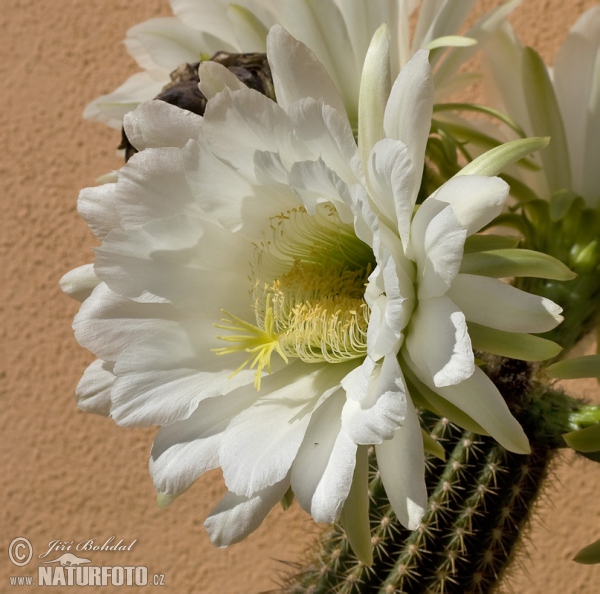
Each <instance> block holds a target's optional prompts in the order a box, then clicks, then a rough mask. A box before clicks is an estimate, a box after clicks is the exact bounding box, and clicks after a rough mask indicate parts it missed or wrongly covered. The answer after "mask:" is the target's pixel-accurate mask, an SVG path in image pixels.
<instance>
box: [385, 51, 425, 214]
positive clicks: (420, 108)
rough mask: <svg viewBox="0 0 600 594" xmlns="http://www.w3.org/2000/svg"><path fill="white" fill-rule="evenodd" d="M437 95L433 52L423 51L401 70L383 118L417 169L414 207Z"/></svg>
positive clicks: (390, 132)
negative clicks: (433, 76)
mask: <svg viewBox="0 0 600 594" xmlns="http://www.w3.org/2000/svg"><path fill="white" fill-rule="evenodd" d="M433 95H434V90H433V79H432V76H431V67H430V66H429V52H428V51H426V50H419V51H418V52H417V53H416V54H415V55H414V56H413V57H412V58H411V59H410V60H409V61H408V62H407V63H406V64H405V65H404V67H403V68H402V70H401V71H400V74H399V75H398V78H397V79H396V82H395V83H394V86H393V87H392V92H391V93H390V98H389V100H388V104H387V107H386V110H385V116H384V120H383V128H384V130H385V135H386V136H387V137H388V138H393V139H396V140H401V141H402V142H403V143H404V144H405V145H406V146H407V147H408V151H409V157H410V161H411V163H412V165H413V167H414V171H415V176H414V179H413V184H412V187H411V188H410V190H411V194H410V196H411V205H413V206H414V204H415V201H416V199H417V194H418V192H419V186H420V185H421V175H422V173H423V165H424V159H425V146H426V144H427V138H428V136H429V129H430V128H431V116H432V115H433Z"/></svg>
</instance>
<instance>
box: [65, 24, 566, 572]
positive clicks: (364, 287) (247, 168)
mask: <svg viewBox="0 0 600 594" xmlns="http://www.w3.org/2000/svg"><path fill="white" fill-rule="evenodd" d="M389 48H390V41H389V36H388V34H387V29H386V28H385V27H381V28H380V29H379V30H378V31H377V33H376V35H375V37H374V39H373V42H372V44H371V47H370V50H369V52H368V55H367V60H366V65H365V68H364V71H363V76H362V85H361V92H360V105H359V115H360V119H359V146H357V145H356V142H355V140H354V137H353V132H352V129H351V125H350V122H349V119H348V116H347V113H346V110H345V106H344V103H343V101H342V98H341V96H340V94H339V92H338V90H337V89H336V85H335V84H334V82H333V81H332V80H331V78H330V77H329V75H328V73H327V70H326V69H325V68H324V67H323V66H322V65H321V64H320V63H319V61H318V60H317V58H316V57H315V55H314V54H313V53H312V52H311V51H310V50H309V49H308V48H307V47H306V46H304V45H303V44H302V43H300V42H298V41H297V40H295V39H294V38H293V37H291V36H290V35H289V34H288V33H287V32H286V31H285V30H284V29H282V28H281V27H279V26H275V27H273V28H272V29H271V31H270V33H269V36H268V39H267V51H268V56H269V60H270V63H271V66H272V71H273V78H274V84H275V89H276V93H277V98H278V103H277V104H276V103H274V102H272V101H271V100H269V99H267V98H266V97H264V96H262V95H260V94H259V93H257V92H255V91H252V90H250V89H248V88H246V87H244V86H243V85H242V84H241V83H239V81H238V80H237V79H236V78H235V77H234V76H233V75H232V74H231V73H230V72H229V71H227V70H226V69H225V68H223V67H222V66H220V65H218V64H214V63H206V64H204V65H203V66H202V67H201V68H204V69H205V70H206V69H208V70H206V71H207V73H208V74H210V76H207V77H205V80H206V81H209V82H207V83H206V84H205V85H204V86H202V83H201V87H202V90H203V91H204V92H205V94H206V95H207V96H208V97H209V102H208V106H207V109H206V114H205V116H204V117H203V118H201V117H199V116H196V115H194V114H191V113H189V112H184V111H181V110H179V109H177V108H175V107H173V106H170V105H168V104H166V103H163V102H160V101H151V102H148V103H144V104H142V105H141V106H140V107H139V108H138V109H136V110H135V111H134V112H133V113H131V114H129V115H128V116H127V117H126V119H125V128H126V131H127V134H128V136H129V138H130V139H131V141H132V143H133V144H134V146H135V147H136V148H137V149H138V150H139V151H140V153H139V154H137V155H135V156H134V157H133V158H132V159H131V160H130V161H129V163H128V164H127V165H125V166H124V167H123V168H122V169H121V170H120V172H119V174H118V181H117V182H116V183H112V184H105V185H103V186H100V187H97V188H91V189H87V190H84V191H83V192H82V194H81V197H80V201H79V210H80V212H81V214H82V215H83V216H84V217H85V219H86V220H87V222H88V224H89V225H90V227H91V228H92V230H93V231H94V232H95V233H96V235H97V236H98V237H99V238H100V239H101V240H102V245H101V246H100V247H99V248H98V249H97V250H96V260H95V264H94V271H95V274H96V275H97V277H98V279H99V280H98V285H97V286H96V287H95V288H94V289H93V292H92V293H91V294H90V295H89V297H88V298H87V299H86V300H85V302H84V303H83V305H82V308H81V310H80V312H79V314H78V315H77V317H76V319H75V323H74V328H75V333H76V336H77V339H78V341H79V342H80V343H81V344H82V345H83V346H85V347H87V348H89V349H90V350H91V351H93V352H94V353H95V354H96V355H97V356H98V361H96V362H95V363H93V364H92V365H91V366H90V367H89V369H88V370H87V371H86V373H85V375H84V377H83V379H82V380H81V382H80V384H79V386H78V391H77V393H78V398H79V403H80V407H81V408H82V409H84V410H88V411H91V412H99V413H102V414H109V415H110V416H111V417H112V418H113V419H114V420H115V421H116V422H117V423H118V424H120V425H126V426H149V425H160V426H161V428H160V430H159V432H158V435H157V437H156V441H155V443H154V446H153V449H152V454H151V460H150V471H151V474H152V477H153V480H154V483H155V485H156V489H157V491H158V493H159V500H160V501H161V502H162V503H165V504H166V503H168V502H169V501H170V500H172V499H173V498H174V497H176V496H178V495H179V494H181V493H182V492H184V491H185V490H186V489H187V488H189V487H190V486H191V484H192V483H193V482H194V481H195V480H196V479H197V478H198V477H200V476H201V475H202V474H203V473H204V472H206V471H207V470H209V469H212V468H216V467H220V468H221V469H222V471H223V476H224V479H225V483H226V485H227V487H228V489H229V492H228V493H227V494H226V496H225V498H224V499H223V501H222V502H221V503H220V504H219V505H218V506H217V508H216V509H215V510H214V511H213V513H212V514H211V515H210V516H209V518H208V520H207V522H206V527H207V529H208V531H209V534H210V536H211V539H212V540H213V542H214V543H215V544H216V545H219V546H225V545H228V544H231V543H234V542H237V541H239V540H240V539H242V538H244V537H245V536H246V535H248V534H249V533H250V532H252V531H253V530H255V529H256V528H257V527H258V525H259V524H260V523H261V522H262V520H263V518H264V517H265V515H266V514H267V513H268V511H269V510H270V509H271V507H272V506H273V505H275V504H276V503H277V502H278V501H279V500H280V499H282V497H283V496H284V495H285V494H286V492H287V491H288V490H289V489H290V487H291V489H292V490H293V492H294V494H295V496H296V498H297V500H298V501H299V503H300V505H301V506H302V507H303V508H304V509H305V510H306V511H307V512H309V513H310V514H311V515H312V516H313V517H314V518H315V519H316V520H317V521H320V522H333V521H334V520H336V519H337V518H339V516H340V513H341V512H342V510H343V508H344V506H345V505H348V504H349V501H348V497H351V498H353V499H356V498H359V499H360V498H367V496H368V495H367V477H366V474H365V471H364V469H365V456H366V449H367V448H366V446H369V445H374V446H375V452H376V455H377V461H378V465H379V469H380V473H381V477H382V481H383V484H384V486H385V488H386V491H387V494H388V496H389V498H390V501H391V504H392V506H393V509H394V511H395V512H396V514H397V516H398V518H399V520H400V521H401V522H402V524H403V525H404V526H407V527H408V528H411V529H414V528H416V527H417V526H418V525H419V522H420V520H421V517H422V515H423V513H424V509H425V506H426V502H427V493H426V489H425V482H424V451H423V438H422V434H421V430H420V426H419V421H418V418H417V415H416V412H415V408H414V405H413V402H412V399H411V395H410V391H409V388H408V386H407V380H409V381H408V383H411V385H412V384H414V383H415V382H416V383H419V385H422V386H423V389H424V390H428V391H429V392H430V393H431V394H433V395H434V397H436V398H438V400H439V401H440V402H446V403H449V404H448V407H454V408H455V409H456V410H461V411H463V412H464V414H465V416H466V417H467V418H470V419H472V420H473V422H474V424H476V425H477V426H479V427H481V428H482V431H486V432H487V433H489V434H490V435H492V436H493V437H495V438H496V439H497V440H498V441H499V442H500V443H501V444H503V445H504V446H505V447H507V448H508V449H510V450H511V451H514V452H520V453H527V452H528V451H529V445H528V440H527V437H526V436H525V434H524V432H523V430H522V428H521V426H520V425H519V423H518V422H517V421H516V420H515V418H514V417H513V416H512V414H511V413H510V411H509V409H508V407H507V405H506V403H505V401H504V400H503V398H502V396H501V395H500V393H499V392H498V390H497V389H496V387H495V386H494V384H493V383H492V382H491V381H490V380H489V379H488V378H487V376H486V375H485V374H484V373H483V372H482V371H481V370H480V369H479V368H478V367H477V366H476V364H475V361H474V356H473V348H472V344H471V339H470V335H469V329H468V326H467V324H468V323H474V324H477V325H479V326H478V327H483V328H484V329H485V328H486V327H487V328H491V329H501V330H504V331H509V332H515V333H527V332H544V331H547V330H549V329H551V328H553V327H554V326H556V324H557V323H558V322H559V321H560V319H561V317H560V315H559V313H560V308H558V307H557V306H556V305H554V304H553V303H551V302H549V301H548V300H545V299H542V298H540V297H537V296H533V295H529V294H527V293H524V292H522V291H519V290H518V289H515V288H513V287H510V286H508V285H506V284H504V283H503V282H501V281H500V280H497V279H493V278H486V277H483V276H478V275H477V274H465V273H464V272H461V270H460V267H461V263H462V260H463V248H464V245H465V241H466V240H467V238H468V237H469V236H470V235H472V234H473V233H475V232H476V231H478V230H479V229H480V228H481V227H483V226H484V225H486V224H487V223H488V222H489V221H491V220H492V219H493V218H494V217H495V216H496V215H497V214H499V213H500V211H501V210H502V207H503V205H504V202H505V199H506V197H507V193H508V186H507V185H506V184H505V183H504V182H503V181H502V180H500V179H499V178H495V177H484V176H469V175H464V176H462V177H456V178H453V179H452V180H450V181H449V182H447V183H446V184H444V186H442V187H441V188H440V189H439V190H438V191H437V192H436V194H435V195H434V196H432V197H430V198H429V199H427V200H426V201H425V202H424V203H423V204H422V205H421V206H420V207H419V208H418V210H417V212H416V214H415V215H414V216H413V212H414V209H415V202H416V197H417V193H418V190H419V186H420V181H421V176H422V171H423V161H424V150H425V144H426V141H427V136H428V133H429V128H430V120H431V115H432V106H433V99H434V91H433V81H432V73H431V67H430V65H429V63H428V53H427V52H426V51H424V50H421V51H418V52H417V53H416V54H415V55H414V56H413V57H412V58H411V59H410V60H409V61H408V63H407V64H406V65H405V66H404V68H403V69H402V70H401V72H400V74H399V76H398V77H397V79H396V81H395V83H394V84H393V86H392V85H391V77H390V69H389ZM299 67H301V68H302V71H304V70H305V69H310V72H311V76H310V77H305V76H298V75H297V73H298V68H299ZM89 276H90V275H89V270H88V269H85V270H82V272H81V273H70V274H69V275H68V276H67V280H66V281H65V287H66V288H67V289H68V290H69V291H71V292H72V293H79V294H81V293H82V292H83V291H84V290H85V289H87V288H89V286H90V281H89ZM78 279H79V280H78ZM80 285H81V286H80ZM492 331H493V330H492ZM515 336H517V335H515ZM403 369H404V370H406V374H407V379H406V380H405V373H404V372H403ZM408 374H409V375H410V379H409V378H408ZM351 486H353V488H352V490H351ZM349 494H350V495H349ZM358 507H360V506H358ZM363 508H364V506H363ZM365 521H366V533H367V535H368V519H365V518H352V519H351V520H349V524H350V525H349V526H348V525H347V529H348V531H349V533H350V534H351V542H352V538H353V537H352V535H353V534H354V535H355V534H357V533H360V532H361V530H362V531H363V532H362V534H364V531H365ZM358 540H359V539H358ZM358 540H357V539H356V538H355V540H354V543H356V542H358ZM367 542H368V537H367ZM354 543H353V546H355V547H357V545H356V544H354ZM358 548H360V547H359V546H358ZM367 548H368V547H367ZM369 554H370V553H369V552H368V551H367V552H364V551H363V552H359V556H361V558H362V559H363V560H364V561H365V562H366V563H369Z"/></svg>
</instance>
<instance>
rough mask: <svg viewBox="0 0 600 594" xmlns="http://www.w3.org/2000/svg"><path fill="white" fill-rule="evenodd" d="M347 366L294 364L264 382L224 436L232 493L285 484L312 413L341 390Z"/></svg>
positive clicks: (222, 456) (223, 456)
mask: <svg viewBox="0 0 600 594" xmlns="http://www.w3.org/2000/svg"><path fill="white" fill-rule="evenodd" d="M349 365H350V367H351V366H352V365H353V363H350V364H340V365H329V364H327V363H324V364H313V365H309V364H307V363H302V362H295V363H293V364H290V365H287V366H286V367H284V368H283V369H281V370H280V371H278V372H277V373H274V374H273V375H271V376H268V377H266V378H264V379H263V381H262V384H261V391H260V398H259V399H258V400H257V401H256V403H255V404H254V405H253V406H252V407H250V408H248V409H247V410H245V411H244V412H242V413H241V414H239V415H238V416H237V417H236V418H235V419H234V420H233V421H232V422H231V424H230V425H229V427H228V428H227V430H226V431H225V435H224V436H223V442H222V444H221V449H220V453H219V456H220V464H221V468H222V469H223V477H224V479H225V484H226V485H227V488H228V489H229V490H230V491H232V492H234V493H237V494H239V495H244V496H246V497H250V496H252V495H253V494H254V493H257V492H258V491H261V490H262V489H264V488H266V487H269V486H271V485H273V484H275V483H277V482H279V481H281V480H283V478H284V477H285V476H286V475H287V473H288V471H289V469H290V467H291V466H292V462H293V461H294V458H295V457H296V454H297V452H298V449H299V447H300V444H301V443H302V440H303V439H304V435H305V433H306V428H307V426H308V423H309V422H310V419H311V416H312V414H313V411H314V409H315V408H316V406H317V405H318V403H319V401H320V400H321V399H322V398H323V399H324V398H327V397H328V396H329V395H330V394H331V393H333V392H334V391H335V390H337V389H338V387H339V385H340V382H341V380H342V378H343V377H344V376H345V375H346V374H347V373H348V371H349ZM241 390H242V391H246V390H255V388H254V386H253V385H250V386H246V387H245V388H241Z"/></svg>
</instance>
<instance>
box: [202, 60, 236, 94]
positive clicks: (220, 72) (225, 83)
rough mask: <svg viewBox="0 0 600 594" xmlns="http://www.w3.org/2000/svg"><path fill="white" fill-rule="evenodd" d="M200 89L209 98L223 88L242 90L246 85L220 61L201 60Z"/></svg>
mask: <svg viewBox="0 0 600 594" xmlns="http://www.w3.org/2000/svg"><path fill="white" fill-rule="evenodd" d="M198 74H199V75H200V84H199V85H198V86H199V87H200V91H201V92H202V94H203V95H204V96H205V97H206V98H207V99H212V98H213V97H214V96H215V95H218V94H219V93H220V92H221V91H222V90H223V89H230V90H231V91H241V90H242V89H243V88H244V87H245V85H244V83H243V82H242V81H241V80H240V79H239V78H238V77H237V76H236V75H235V74H233V72H231V70H229V69H228V68H225V66H223V65H222V64H219V63H218V62H211V61H205V62H200V68H199V69H198Z"/></svg>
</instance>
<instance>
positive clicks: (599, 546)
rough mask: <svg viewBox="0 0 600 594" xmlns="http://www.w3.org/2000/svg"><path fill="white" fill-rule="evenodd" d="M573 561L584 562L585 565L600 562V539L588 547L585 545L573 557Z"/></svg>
mask: <svg viewBox="0 0 600 594" xmlns="http://www.w3.org/2000/svg"><path fill="white" fill-rule="evenodd" d="M573 561H575V563H583V564H584V565H593V564H595V563H600V539H599V540H597V541H596V542H593V543H592V544H591V545H588V546H587V547H583V549H581V551H579V553H577V555H575V557H573Z"/></svg>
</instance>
